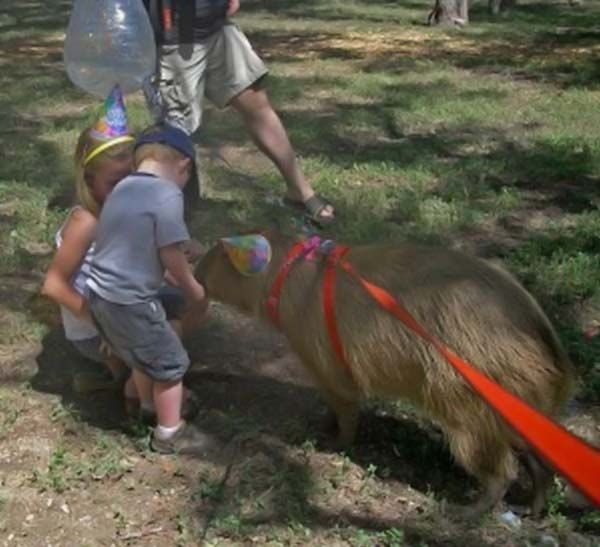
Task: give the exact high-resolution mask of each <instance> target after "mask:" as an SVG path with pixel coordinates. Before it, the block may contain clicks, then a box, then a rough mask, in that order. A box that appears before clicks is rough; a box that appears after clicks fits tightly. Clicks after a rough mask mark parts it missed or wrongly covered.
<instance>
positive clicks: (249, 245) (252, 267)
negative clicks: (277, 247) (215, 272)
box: [220, 234, 272, 275]
mask: <svg viewBox="0 0 600 547" xmlns="http://www.w3.org/2000/svg"><path fill="white" fill-rule="evenodd" d="M220 243H221V244H222V245H223V248H224V249H225V252H226V253H227V257H228V258H229V261H230V262H231V264H232V265H233V267H234V268H235V269H236V270H237V271H238V272H239V273H241V274H242V275H256V274H259V273H261V272H263V271H264V270H265V269H266V267H267V266H268V265H269V263H270V262H271V257H272V252H271V244H270V243H269V240H268V239H267V238H266V237H265V236H263V235H260V234H252V235H243V236H232V237H224V238H222V239H221V240H220Z"/></svg>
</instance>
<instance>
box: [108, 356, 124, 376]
mask: <svg viewBox="0 0 600 547" xmlns="http://www.w3.org/2000/svg"><path fill="white" fill-rule="evenodd" d="M105 364H106V366H107V368H108V370H110V373H111V375H112V377H113V378H114V379H115V380H116V381H121V380H123V379H124V378H125V377H126V376H127V375H128V374H129V368H128V367H127V365H126V364H125V363H124V362H123V360H122V359H119V357H117V356H116V355H111V356H109V357H108V358H107V359H106V361H105Z"/></svg>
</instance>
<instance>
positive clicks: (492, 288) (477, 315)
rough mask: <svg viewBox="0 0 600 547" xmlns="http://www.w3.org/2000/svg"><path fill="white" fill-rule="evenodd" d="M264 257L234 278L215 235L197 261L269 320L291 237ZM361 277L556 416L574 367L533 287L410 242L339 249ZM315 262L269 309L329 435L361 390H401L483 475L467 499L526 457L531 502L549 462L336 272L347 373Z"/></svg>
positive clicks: (319, 263)
mask: <svg viewBox="0 0 600 547" xmlns="http://www.w3.org/2000/svg"><path fill="white" fill-rule="evenodd" d="M266 237H267V238H268V239H269V241H270V243H271V247H272V251H273V258H272V260H271V263H270V265H269V266H268V267H267V268H266V270H265V271H263V272H262V273H260V274H258V275H254V276H244V275H241V274H240V273H238V272H237V270H235V268H234V267H233V265H232V264H231V262H230V261H229V259H228V257H227V254H226V252H225V250H224V247H223V245H222V244H217V245H216V246H215V247H213V248H212V249H211V250H210V251H209V252H208V253H207V255H206V256H205V257H204V259H203V260H202V261H201V263H200V265H199V266H198V269H197V271H196V276H197V277H198V280H199V281H200V282H201V283H203V284H204V286H205V287H206V290H207V292H208V295H209V297H210V298H212V299H216V300H218V301H221V302H223V303H225V304H230V305H233V306H235V307H237V308H238V309H240V310H242V311H243V312H246V313H250V314H253V315H255V316H259V317H262V318H265V319H267V320H268V318H267V314H266V310H265V302H266V299H267V296H268V294H269V290H270V288H271V285H272V283H273V281H274V279H275V277H276V275H277V273H278V271H279V269H280V266H281V264H282V262H283V260H284V257H285V255H286V253H287V251H288V249H289V248H290V247H291V245H292V244H293V243H294V240H293V239H292V238H286V237H283V236H281V235H279V234H268V235H266ZM346 258H347V261H348V262H349V263H350V264H351V265H352V266H353V267H354V269H355V270H356V271H357V272H358V273H359V274H360V275H362V276H363V277H364V278H366V279H367V280H369V281H371V282H373V283H375V284H377V285H379V286H381V287H383V288H385V289H386V290H387V291H389V292H390V293H391V294H392V295H393V296H394V297H395V298H396V299H397V300H398V301H399V302H401V303H402V304H403V305H404V306H405V307H406V308H407V309H408V311H409V312H410V313H411V314H412V315H413V316H414V317H415V319H416V320H417V321H419V322H420V323H421V324H422V325H423V326H424V327H425V328H426V329H427V330H428V331H429V332H430V333H431V334H432V335H434V336H435V337H437V338H438V339H439V340H441V341H442V342H443V343H445V344H446V345H447V346H448V347H449V348H450V349H452V350H453V351H454V352H456V353H457V354H458V355H460V356H461V357H462V358H463V359H465V360H466V361H468V362H470V363H472V364H473V365H474V366H476V367H477V368H478V369H479V370H481V371H482V372H484V373H485V374H487V375H488V376H489V377H491V378H493V379H494V380H495V381H496V382H498V383H499V384H500V385H502V386H503V387H504V388H506V389H508V390H509V391H510V392H512V393H514V394H515V395H518V396H519V397H521V398H522V399H523V400H525V401H527V402H528V403H529V404H531V405H532V406H534V407H535V408H537V409H539V410H540V411H542V412H543V413H545V414H548V415H555V414H556V413H557V412H558V411H559V409H560V408H561V406H562V405H563V403H565V401H566V400H567V399H568V397H569V396H570V394H571V390H572V386H573V380H574V371H573V367H572V365H571V363H570V361H569V359H568V357H567V355H566V354H565V352H564V351H563V349H562V347H561V345H560V343H559V341H558V338H557V336H556V334H555V332H554V330H553V328H552V326H551V325H550V322H549V321H548V319H547V317H546V316H545V315H544V313H543V312H542V310H541V309H540V307H539V305H538V304H537V303H536V301H535V300H534V299H533V297H532V296H531V295H530V294H529V293H527V292H526V291H525V289H523V288H522V287H521V286H520V285H519V284H518V283H517V281H515V279H513V278H512V277H511V276H510V275H509V274H508V273H506V272H505V271H503V270H502V269H500V268H498V267H496V266H493V265H491V264H490V263H488V262H486V261H484V260H480V259H478V258H475V257H472V256H468V255H466V254H463V253H460V252H457V251H452V250H448V249H442V248H431V247H426V246H420V245H415V244H411V243H399V244H386V245H366V246H357V247H353V248H352V249H351V250H350V252H349V253H348V254H347V256H346ZM324 264H325V261H324V259H323V257H322V256H319V257H318V258H317V260H314V261H306V260H300V261H298V262H297V263H296V264H295V265H294V266H293V268H292V269H291V271H290V273H289V276H288V277H287V279H286V281H285V283H284V285H283V290H282V293H281V299H280V301H279V313H280V320H281V329H282V331H283V333H284V334H285V335H286V336H287V338H288V340H289V343H290V345H291V347H292V349H293V350H294V351H295V352H296V353H297V354H298V356H299V357H300V359H301V360H302V362H303V363H304V365H305V366H306V367H307V368H308V369H309V370H310V372H311V373H312V374H313V375H314V377H315V379H316V381H317V382H318V385H319V386H320V388H321V391H322V394H323V396H324V398H325V400H326V402H327V403H328V405H329V407H330V408H331V409H332V410H333V411H334V412H335V415H336V417H337V422H338V426H339V439H338V440H339V442H340V444H341V445H347V444H348V443H351V442H352V441H353V439H354V434H355V429H356V425H357V418H358V407H359V402H360V400H361V399H362V398H365V397H370V396H377V397H393V398H404V399H408V400H410V401H411V402H412V403H413V404H415V405H416V406H417V407H419V408H421V409H422V410H424V411H425V413H426V414H427V415H428V416H429V417H430V418H431V419H432V420H433V421H434V422H436V423H437V424H438V425H439V426H440V427H441V428H442V430H443V431H444V434H445V436H446V439H447V441H448V444H449V448H450V451H451V453H452V455H453V456H454V458H455V459H456V461H457V462H458V463H460V464H461V465H462V466H463V467H464V468H465V469H466V470H467V471H468V472H469V473H471V474H472V475H474V476H475V477H476V478H477V479H478V480H479V481H480V482H481V484H482V486H483V492H482V495H481V497H480V499H479V500H478V501H477V502H476V503H475V504H474V505H473V506H472V507H471V508H470V510H469V512H468V513H469V514H472V515H477V514H481V513H482V512H484V511H487V510H490V509H492V508H493V507H494V506H495V505H496V504H497V503H498V502H499V501H500V500H501V499H502V498H503V497H504V494H505V492H506V489H507V488H508V486H509V484H510V482H511V481H512V480H514V479H515V478H516V475H517V470H518V462H517V457H516V454H521V455H523V456H524V461H525V463H526V465H527V469H528V470H529V471H530V473H531V476H532V478H533V483H534V490H535V494H534V499H533V502H532V506H533V507H532V509H533V511H534V512H536V513H537V512H539V511H540V510H541V509H542V507H543V505H544V503H545V498H546V494H547V490H548V488H549V486H550V485H551V483H552V475H551V474H550V472H549V471H548V470H547V469H546V468H545V467H544V466H543V465H542V464H541V463H540V462H539V460H538V459H537V458H536V457H535V456H533V454H531V453H530V452H529V451H528V450H527V447H526V446H525V444H524V442H523V441H522V440H521V439H520V438H519V437H518V436H517V435H516V434H515V433H513V432H512V430H511V429H509V427H508V426H506V425H505V423H504V422H503V421H502V420H501V419H500V418H499V417H498V416H497V415H496V414H495V413H494V412H493V411H492V410H491V409H490V408H489V407H488V406H487V405H486V403H484V402H483V400H482V399H481V398H480V397H479V396H478V395H476V394H475V393H474V392H473V391H472V390H471V389H470V388H469V387H468V386H467V384H466V383H465V381H464V380H463V379H462V378H461V377H460V376H459V375H458V374H457V373H456V372H455V371H454V370H453V368H452V367H451V366H450V365H449V364H448V363H447V362H446V361H445V360H444V359H443V358H442V357H441V356H440V355H439V354H438V353H437V352H436V351H435V349H433V348H432V347H431V345H430V344H429V343H427V342H424V341H422V340H421V339H420V338H419V337H418V336H417V335H416V334H414V333H413V332H412V331H409V330H408V329H407V328H406V327H405V326H404V325H403V324H402V323H401V322H400V321H399V320H397V319H395V318H394V317H392V316H391V315H390V314H389V313H387V312H386V311H384V310H383V309H381V308H380V307H379V305H378V304H377V303H376V302H375V301H374V300H373V299H372V298H371V296H369V295H368V294H367V293H366V292H365V290H364V289H363V288H362V287H361V286H360V285H359V284H358V283H357V281H356V280H354V279H352V278H351V277H350V276H349V275H348V274H346V273H345V272H343V271H341V270H339V271H338V276H337V284H336V289H335V309H336V316H337V320H338V329H339V334H340V337H341V340H342V343H343V346H344V349H345V352H346V356H347V361H348V365H349V366H350V368H351V374H348V373H347V371H346V370H345V369H344V367H343V366H341V365H340V363H339V361H338V359H337V357H336V355H335V353H334V351H333V349H332V345H331V341H330V339H329V336H328V334H327V329H326V327H325V322H324V317H323V311H322V300H321V294H322V293H321V291H322V280H323V272H324Z"/></svg>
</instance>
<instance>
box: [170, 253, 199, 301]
mask: <svg viewBox="0 0 600 547" xmlns="http://www.w3.org/2000/svg"><path fill="white" fill-rule="evenodd" d="M159 255H160V261H161V262H162V264H163V266H164V267H165V268H166V269H167V271H168V272H169V275H170V276H171V277H172V279H173V280H174V281H175V283H176V284H177V286H178V287H179V288H180V289H181V290H182V291H183V292H184V294H185V295H186V296H187V298H188V299H189V300H190V301H192V302H202V301H204V300H206V292H205V291H204V287H203V286H202V285H200V283H198V281H196V279H195V277H194V275H193V273H192V271H191V269H190V266H189V264H188V261H187V259H186V257H185V254H184V253H183V251H182V250H181V247H180V243H173V244H171V245H166V246H164V247H161V248H160V249H159Z"/></svg>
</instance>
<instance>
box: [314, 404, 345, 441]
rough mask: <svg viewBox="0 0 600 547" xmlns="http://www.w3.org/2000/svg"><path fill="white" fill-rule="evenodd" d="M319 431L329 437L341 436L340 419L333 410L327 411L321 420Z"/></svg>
mask: <svg viewBox="0 0 600 547" xmlns="http://www.w3.org/2000/svg"><path fill="white" fill-rule="evenodd" d="M319 429H320V430H321V431H322V432H323V433H325V434H326V435H327V436H329V437H335V436H337V435H339V432H340V426H339V424H338V419H337V416H336V414H335V412H334V411H333V410H331V409H330V408H328V409H327V411H326V412H325V414H324V416H323V417H322V418H321V422H320V424H319Z"/></svg>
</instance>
